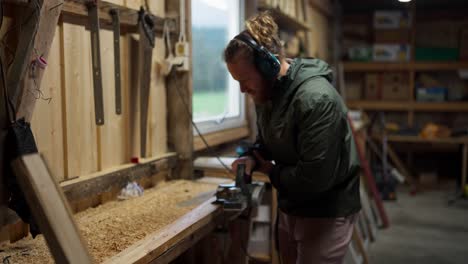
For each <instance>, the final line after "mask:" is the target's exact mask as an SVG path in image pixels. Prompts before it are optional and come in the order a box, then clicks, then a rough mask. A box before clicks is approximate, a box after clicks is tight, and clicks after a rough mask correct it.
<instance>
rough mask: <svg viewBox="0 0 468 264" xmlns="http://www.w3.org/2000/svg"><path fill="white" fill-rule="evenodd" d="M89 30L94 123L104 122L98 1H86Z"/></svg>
mask: <svg viewBox="0 0 468 264" xmlns="http://www.w3.org/2000/svg"><path fill="white" fill-rule="evenodd" d="M86 6H87V8H88V15H89V25H90V31H91V55H92V59H93V62H92V64H93V86H94V114H95V119H96V124H97V125H98V126H101V125H103V124H104V99H103V93H102V72H101V54H100V52H101V47H100V44H99V43H100V42H99V8H98V1H97V0H92V1H90V2H88V3H87V5H86Z"/></svg>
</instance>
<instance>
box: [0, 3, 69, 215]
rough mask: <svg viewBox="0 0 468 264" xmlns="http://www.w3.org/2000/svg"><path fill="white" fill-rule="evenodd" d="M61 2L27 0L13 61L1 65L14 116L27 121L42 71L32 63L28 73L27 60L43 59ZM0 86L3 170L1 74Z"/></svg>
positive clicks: (1, 195) (0, 138) (1, 131)
mask: <svg viewBox="0 0 468 264" xmlns="http://www.w3.org/2000/svg"><path fill="white" fill-rule="evenodd" d="M62 2H63V0H48V1H43V0H37V1H30V2H29V3H28V5H27V7H22V8H25V10H28V11H27V13H28V14H26V16H29V15H31V19H30V20H27V22H26V23H25V24H24V25H22V27H23V30H22V31H21V32H20V35H19V42H18V45H17V47H16V49H17V50H16V53H15V58H14V61H13V64H12V65H11V67H10V68H9V69H8V71H7V69H3V70H4V72H5V74H6V76H4V77H5V78H6V80H5V82H6V83H7V85H8V88H9V96H10V98H11V99H12V101H13V102H14V103H15V104H17V105H18V106H19V108H18V109H17V113H16V116H17V117H18V118H21V117H25V118H26V120H27V121H30V120H31V117H32V113H33V110H34V105H35V102H36V97H35V95H36V93H35V92H34V91H37V89H40V85H41V80H42V76H43V72H44V70H43V69H41V68H39V67H35V70H34V73H33V74H29V73H32V72H31V69H30V67H31V62H32V61H33V60H35V59H37V58H38V57H39V56H42V58H44V59H45V60H47V57H48V54H49V50H50V46H51V44H52V41H53V39H54V34H55V27H56V26H57V22H58V18H59V16H60V12H61V5H58V4H59V3H62ZM52 7H55V8H52ZM36 15H37V16H36ZM19 23H21V22H19ZM4 67H6V65H4ZM0 87H1V91H2V92H1V96H0V161H2V162H0V171H1V172H3V170H4V168H3V166H4V163H3V160H4V157H3V153H4V143H5V136H6V128H7V126H8V123H9V122H8V117H7V115H6V111H5V98H4V93H3V89H4V88H3V81H2V80H1V77H0ZM31 91H33V92H31ZM2 177H4V175H3V173H0V210H1V211H0V216H2V217H3V216H4V215H6V212H4V210H2V209H1V208H2V207H1V205H2V204H4V203H5V195H6V194H5V191H4V189H3V186H2V185H3V184H2V183H3V179H2ZM2 217H0V223H2V221H1V220H2V219H1V218H2Z"/></svg>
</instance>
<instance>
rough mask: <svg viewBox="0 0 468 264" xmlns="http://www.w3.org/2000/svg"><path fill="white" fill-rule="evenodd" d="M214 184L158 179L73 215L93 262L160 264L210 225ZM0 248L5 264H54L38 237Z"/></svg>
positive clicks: (215, 212) (215, 208)
mask: <svg viewBox="0 0 468 264" xmlns="http://www.w3.org/2000/svg"><path fill="white" fill-rule="evenodd" d="M217 185H218V182H209V181H201V182H194V181H170V182H163V183H160V184H158V186H156V187H155V188H152V189H148V190H146V191H145V193H144V195H143V196H141V197H137V198H132V199H129V200H125V201H113V202H109V203H106V204H103V205H100V206H98V207H96V208H90V209H88V210H86V211H83V212H80V213H78V214H76V215H75V219H76V222H77V223H78V226H79V229H80V230H81V232H82V234H83V236H84V238H85V241H86V242H87V245H88V248H89V250H90V252H91V254H92V256H93V258H94V259H95V261H96V262H97V263H101V262H103V261H106V262H105V263H148V262H151V261H154V260H156V259H159V257H162V258H163V260H164V261H161V263H165V262H169V261H170V260H172V259H173V258H175V257H177V256H178V255H180V254H181V253H182V252H183V251H184V250H186V249H187V248H189V247H190V246H192V245H193V244H194V243H196V242H197V241H198V240H199V239H201V238H202V237H203V236H204V235H207V234H208V233H209V232H211V231H212V230H213V229H214V228H215V220H216V218H217V216H219V215H221V213H222V212H221V210H220V208H219V207H218V206H216V205H213V204H211V202H212V201H213V195H214V192H215V190H216V187H217ZM174 249H178V252H174ZM0 250H1V252H0V260H3V259H4V258H5V257H7V256H10V258H9V260H10V263H54V262H53V259H52V257H51V255H50V253H49V250H48V248H47V245H46V243H45V241H44V239H43V237H42V236H39V237H37V238H36V239H32V238H31V237H28V238H26V239H23V240H21V241H18V242H16V243H13V244H7V245H3V246H1V247H0ZM158 263H159V262H158Z"/></svg>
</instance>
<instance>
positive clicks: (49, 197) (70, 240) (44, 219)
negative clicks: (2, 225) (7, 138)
mask: <svg viewBox="0 0 468 264" xmlns="http://www.w3.org/2000/svg"><path fill="white" fill-rule="evenodd" d="M12 165H13V170H14V172H15V175H16V178H17V179H18V183H19V184H20V186H21V189H22V190H23V193H24V194H25V198H26V200H27V202H28V204H29V205H34V207H31V208H32V212H31V213H32V214H33V216H34V218H35V220H36V221H37V224H38V225H39V228H40V230H41V232H42V233H43V234H44V237H45V239H46V241H47V245H48V246H49V249H50V252H51V253H52V255H53V257H54V259H55V261H56V262H57V263H77V264H78V263H80V264H86V263H92V259H91V256H90V254H89V252H88V249H87V248H86V246H85V244H84V243H83V239H82V237H81V235H80V233H79V230H78V228H77V226H76V224H75V221H74V219H73V216H72V213H71V210H70V208H69V206H68V203H67V200H66V198H65V195H64V194H63V192H62V189H61V188H60V187H59V185H58V184H57V182H56V181H55V179H54V177H52V175H50V173H49V170H48V168H47V166H46V164H45V162H44V160H43V159H42V157H41V155H40V154H38V153H35V154H29V155H25V156H22V157H19V158H18V159H16V160H15V161H14V162H13V163H12Z"/></svg>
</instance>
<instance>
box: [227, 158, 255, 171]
mask: <svg viewBox="0 0 468 264" xmlns="http://www.w3.org/2000/svg"><path fill="white" fill-rule="evenodd" d="M239 164H245V174H247V175H250V174H252V170H253V169H254V168H255V165H256V162H255V159H254V158H253V157H251V156H244V157H240V158H238V159H236V160H235V161H234V162H233V163H232V164H231V167H232V171H233V172H234V173H236V172H237V165H239Z"/></svg>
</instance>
